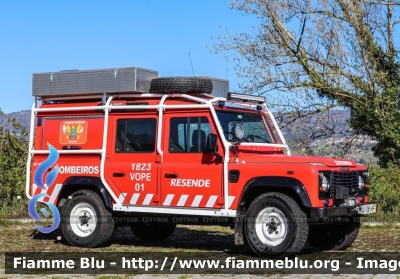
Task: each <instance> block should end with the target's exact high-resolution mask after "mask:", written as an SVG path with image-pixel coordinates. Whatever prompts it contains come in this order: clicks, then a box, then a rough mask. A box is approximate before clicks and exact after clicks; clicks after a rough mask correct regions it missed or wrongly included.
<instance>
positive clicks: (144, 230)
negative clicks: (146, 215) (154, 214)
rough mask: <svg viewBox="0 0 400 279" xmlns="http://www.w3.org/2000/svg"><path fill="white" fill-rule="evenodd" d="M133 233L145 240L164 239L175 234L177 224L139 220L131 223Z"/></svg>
mask: <svg viewBox="0 0 400 279" xmlns="http://www.w3.org/2000/svg"><path fill="white" fill-rule="evenodd" d="M130 227H131V230H132V232H133V234H134V235H135V236H136V237H137V238H139V239H140V240H143V241H163V240H166V239H167V238H168V237H170V236H171V234H173V232H174V230H175V227H176V224H173V223H147V222H138V223H134V224H131V225H130Z"/></svg>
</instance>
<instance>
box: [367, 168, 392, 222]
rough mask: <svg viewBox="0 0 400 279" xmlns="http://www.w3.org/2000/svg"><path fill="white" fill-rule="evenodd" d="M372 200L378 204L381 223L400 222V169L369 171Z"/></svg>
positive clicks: (371, 169)
mask: <svg viewBox="0 0 400 279" xmlns="http://www.w3.org/2000/svg"><path fill="white" fill-rule="evenodd" d="M369 174H370V184H371V190H370V192H369V195H370V198H371V200H372V201H373V202H375V203H377V205H378V206H377V213H376V217H377V219H378V220H379V221H388V222H391V221H396V222H399V221H400V169H393V168H389V169H383V168H378V167H372V168H370V169H369Z"/></svg>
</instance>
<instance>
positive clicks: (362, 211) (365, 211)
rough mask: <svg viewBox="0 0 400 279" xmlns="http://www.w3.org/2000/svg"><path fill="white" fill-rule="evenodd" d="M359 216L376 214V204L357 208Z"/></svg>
mask: <svg viewBox="0 0 400 279" xmlns="http://www.w3.org/2000/svg"><path fill="white" fill-rule="evenodd" d="M357 211H358V214H361V215H364V214H371V213H375V212H376V204H364V205H360V206H359V207H357Z"/></svg>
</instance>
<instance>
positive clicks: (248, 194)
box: [238, 176, 311, 210]
mask: <svg viewBox="0 0 400 279" xmlns="http://www.w3.org/2000/svg"><path fill="white" fill-rule="evenodd" d="M265 192H278V193H282V194H286V195H288V196H290V197H291V198H293V199H294V200H295V201H297V202H299V205H300V206H301V207H307V208H310V207H311V202H310V198H309V197H308V194H307V190H306V189H305V187H304V185H303V183H301V182H300V181H299V180H298V179H296V178H293V177H285V176H260V177H254V178H252V179H250V180H249V181H247V183H246V184H245V186H244V187H243V190H242V193H241V194H240V199H239V206H238V209H241V210H243V209H244V208H246V207H248V206H249V205H250V203H251V201H252V200H253V199H254V198H256V197H257V196H259V195H261V194H263V193H265Z"/></svg>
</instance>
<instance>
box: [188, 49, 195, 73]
mask: <svg viewBox="0 0 400 279" xmlns="http://www.w3.org/2000/svg"><path fill="white" fill-rule="evenodd" d="M189 59H190V65H192V72H193V76H194V77H196V75H195V74H194V69H193V63H192V56H190V52H189Z"/></svg>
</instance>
